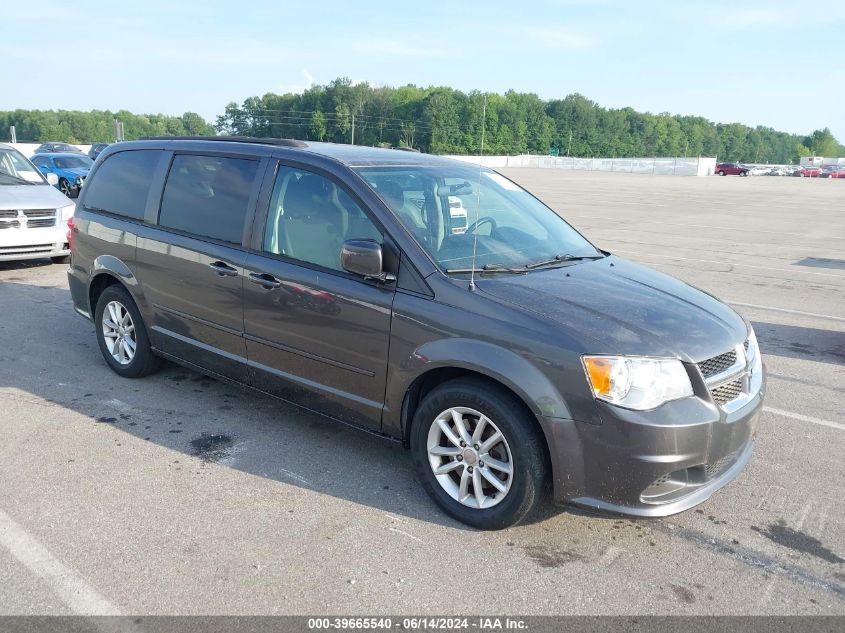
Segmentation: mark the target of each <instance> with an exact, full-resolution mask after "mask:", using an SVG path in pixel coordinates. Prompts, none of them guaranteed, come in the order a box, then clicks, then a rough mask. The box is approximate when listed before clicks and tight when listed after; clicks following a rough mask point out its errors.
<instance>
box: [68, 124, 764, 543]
mask: <svg viewBox="0 0 845 633" xmlns="http://www.w3.org/2000/svg"><path fill="white" fill-rule="evenodd" d="M397 188H398V189H399V193H398V194H397V192H396V191H395V190H396V189H397ZM388 191H390V194H389V195H387V192H388ZM453 197H458V198H460V199H461V203H462V206H463V207H465V208H466V209H467V210H469V217H470V218H476V217H477V219H476V220H473V221H471V222H470V224H469V226H467V227H466V230H465V231H464V232H461V233H456V232H454V231H453V230H452V229H453V228H454V227H453V226H452V223H453V221H455V218H454V216H453V214H452V205H451V202H452V198H453ZM417 201H419V204H417ZM68 278H69V283H70V291H71V295H72V297H73V304H74V307H75V309H76V311H77V312H79V313H80V314H81V315H83V316H84V317H86V318H88V319H92V320H93V321H94V323H95V332H96V336H97V341H98V343H99V347H100V350H101V352H102V355H103V358H104V359H105V362H106V363H107V364H108V365H109V367H111V368H112V369H113V370H114V371H115V372H116V373H118V374H119V375H121V376H125V377H127V378H137V377H140V376H144V375H147V374H149V373H151V372H153V371H155V370H156V368H157V367H158V365H159V361H160V359H161V358H167V359H170V360H173V361H175V362H177V363H182V364H184V365H186V366H188V367H192V368H195V369H197V370H199V371H201V372H204V373H206V374H208V375H211V376H217V377H220V378H225V379H227V380H229V381H235V382H237V383H240V384H241V385H244V386H248V387H253V388H256V389H259V390H261V391H262V392H265V393H271V394H274V395H276V396H278V397H280V398H283V399H286V400H288V401H290V402H293V403H296V404H298V405H301V406H303V407H307V408H308V409H309V410H312V411H318V412H320V413H322V414H324V415H326V416H328V417H330V418H334V419H337V420H341V421H343V422H345V423H348V424H353V425H358V426H360V427H363V428H365V429H368V430H370V431H373V432H376V433H379V434H382V435H385V436H389V437H392V438H396V439H398V440H400V441H402V442H403V443H404V444H405V445H406V446H407V447H409V448H410V451H411V455H412V458H413V461H414V464H415V466H416V469H417V473H418V476H419V479H420V481H421V483H422V485H423V487H424V488H425V489H426V490H427V491H428V493H429V494H430V495H431V497H432V498H433V499H434V500H435V501H436V502H437V503H438V504H439V505H440V506H441V507H442V508H443V509H444V510H445V511H446V512H447V513H449V514H450V515H451V516H453V517H456V518H457V519H459V520H461V521H464V522H466V523H468V524H470V525H474V526H476V527H480V528H485V529H490V528H502V527H505V526H508V525H512V524H514V523H516V522H518V521H519V520H520V519H522V518H523V517H525V516H526V515H528V514H529V513H530V512H531V511H532V510H533V509H534V508H535V507H536V506H537V505H538V504H539V503H540V501H541V500H542V498H543V497H544V494H543V492H544V490H545V489H546V487H547V485H548V484H551V486H552V487H553V490H554V497H555V499H556V500H557V501H559V502H564V501H566V502H571V503H575V504H579V505H583V506H587V507H590V508H595V509H601V510H609V511H615V512H620V513H624V514H630V515H637V516H664V515H668V514H672V513H675V512H680V511H682V510H685V509H687V508H690V507H692V506H694V505H696V504H698V503H700V502H702V501H703V500H705V499H706V498H708V497H709V496H710V495H711V494H713V493H714V492H715V491H716V490H718V489H719V488H721V487H722V486H724V485H725V484H727V483H728V482H730V481H731V480H733V479H734V478H735V477H736V476H737V475H738V474H739V473H740V472H741V471H742V470H743V468H744V467H745V465H746V463H747V462H748V460H749V458H750V456H751V452H752V448H753V445H754V435H755V430H756V427H757V423H758V420H759V413H760V410H761V407H762V402H763V394H764V390H765V381H764V376H763V366H762V361H761V357H760V351H759V349H758V346H757V340H756V338H755V336H754V331H753V330H752V328H751V326H750V325H749V324H748V323H747V322H746V321H744V320H743V319H742V317H740V316H739V315H738V314H737V313H736V312H734V311H733V310H732V309H731V308H729V307H728V306H727V305H725V304H723V303H721V302H719V301H718V300H716V299H714V298H713V297H711V296H710V295H708V294H705V293H703V292H700V291H699V290H696V289H695V288H692V287H690V286H688V285H686V284H684V283H682V282H680V281H678V280H676V279H673V278H671V277H669V276H667V275H663V274H661V273H658V272H656V271H654V270H651V269H649V268H646V267H643V266H639V265H637V264H634V263H632V262H629V261H626V260H624V259H622V258H620V257H617V256H615V255H613V254H611V253H609V252H607V251H603V250H601V249H599V248H598V247H596V246H594V245H593V244H591V243H590V242H589V241H588V240H587V239H586V238H585V237H583V236H582V235H581V234H579V233H578V232H577V231H576V230H575V229H573V228H572V227H571V226H570V225H569V224H567V223H566V222H565V221H564V220H563V219H561V217H560V216H558V215H557V214H556V213H555V212H554V211H552V210H551V209H549V208H548V207H546V206H545V205H544V204H543V203H542V202H540V201H539V200H538V199H537V198H535V197H534V196H532V195H531V194H530V193H528V192H527V191H525V190H524V189H522V188H521V187H520V186H519V185H517V184H516V183H514V182H512V181H510V180H508V179H507V178H505V177H503V176H501V175H500V174H498V173H496V172H494V171H491V170H489V169H486V168H481V167H477V166H471V165H466V164H464V163H461V162H457V161H452V160H448V159H445V158H440V157H435V156H429V155H426V154H418V153H412V152H401V151H396V150H389V149H374V148H366V147H356V146H349V145H332V144H323V143H310V142H309V143H304V142H299V141H282V140H276V141H273V140H268V139H260V140H259V139H234V138H228V139H227V138H214V139H181V140H179V139H176V140H174V139H149V140H145V141H137V142H128V143H120V144H119V145H115V146H113V147H109V148H107V149H106V150H105V151H104V152H103V155H102V156H101V157H100V159H99V160H98V161H97V163H96V164H95V166H94V168H93V171H92V173H91V176H90V178H89V181H88V182H87V184H86V185H85V187H84V188H83V189H82V194H81V196H80V199H79V201H78V205H77V211H76V215H75V217H74V219H73V222H72V260H71V267H70V269H69V272H68ZM332 467H333V466H332V464H331V463H327V465H326V468H329V469H331V468H332ZM376 467H377V466H376ZM334 476H336V477H344V476H346V475H345V474H344V473H341V472H337V473H335V475H334ZM370 483H371V482H370ZM361 485H369V484H367V482H361Z"/></svg>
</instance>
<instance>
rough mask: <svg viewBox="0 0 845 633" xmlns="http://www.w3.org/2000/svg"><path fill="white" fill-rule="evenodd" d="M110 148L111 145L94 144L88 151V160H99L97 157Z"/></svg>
mask: <svg viewBox="0 0 845 633" xmlns="http://www.w3.org/2000/svg"><path fill="white" fill-rule="evenodd" d="M108 146H109V143H94V144H93V145H92V146H91V148H90V149H89V150H88V158H90V159H91V160H97V156H99V155H100V153H101V152H102V151H103V150H104V149H106V148H107V147H108Z"/></svg>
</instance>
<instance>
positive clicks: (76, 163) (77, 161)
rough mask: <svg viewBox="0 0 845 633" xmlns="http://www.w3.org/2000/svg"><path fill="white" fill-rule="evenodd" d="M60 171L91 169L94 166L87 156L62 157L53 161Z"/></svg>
mask: <svg viewBox="0 0 845 633" xmlns="http://www.w3.org/2000/svg"><path fill="white" fill-rule="evenodd" d="M53 162H54V163H56V167H58V168H59V169H90V168H91V165H93V164H94V161H92V160H91V159H90V158H88V157H87V156H62V157H61V158H55V159H53Z"/></svg>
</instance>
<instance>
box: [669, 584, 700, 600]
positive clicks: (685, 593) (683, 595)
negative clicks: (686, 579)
mask: <svg viewBox="0 0 845 633" xmlns="http://www.w3.org/2000/svg"><path fill="white" fill-rule="evenodd" d="M669 588H670V589H671V590H672V593H674V594H675V595H676V596H677V597H678V599H679V600H680V601H681V602H685V603H686V604H692V603H693V602H695V594H694V593H693V592H692V591H690V590H689V589H687V588H686V587H681V586H680V585H669Z"/></svg>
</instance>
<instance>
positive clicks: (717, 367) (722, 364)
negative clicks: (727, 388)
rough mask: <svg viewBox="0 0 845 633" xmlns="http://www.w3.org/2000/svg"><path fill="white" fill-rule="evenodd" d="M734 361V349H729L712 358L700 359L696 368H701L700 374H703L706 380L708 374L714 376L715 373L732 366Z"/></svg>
mask: <svg viewBox="0 0 845 633" xmlns="http://www.w3.org/2000/svg"><path fill="white" fill-rule="evenodd" d="M735 363H736V350H731V351H729V352H725V353H724V354H719V355H718V356H714V357H713V358H708V359H707V360H704V361H701V362H700V363H698V368H699V369H700V370H701V375H702V376H704V379H705V380H707V379H708V378H709V377H710V376H715V375H716V374H718V373H720V372H723V371H725V370H726V369H729V368H731V367H733V366H734V364H735Z"/></svg>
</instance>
